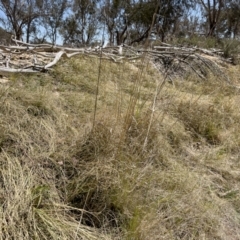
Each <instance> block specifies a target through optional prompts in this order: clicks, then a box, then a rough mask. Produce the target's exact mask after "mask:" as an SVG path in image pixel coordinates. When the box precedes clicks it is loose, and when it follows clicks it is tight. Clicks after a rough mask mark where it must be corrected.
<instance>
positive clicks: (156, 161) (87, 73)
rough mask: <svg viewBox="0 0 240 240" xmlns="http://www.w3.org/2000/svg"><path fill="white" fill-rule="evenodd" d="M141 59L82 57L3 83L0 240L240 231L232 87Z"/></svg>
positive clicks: (223, 235) (232, 235)
mask: <svg viewBox="0 0 240 240" xmlns="http://www.w3.org/2000/svg"><path fill="white" fill-rule="evenodd" d="M146 61H147V60H146V59H145V60H142V61H139V62H137V63H136V65H134V64H133V63H129V62H122V63H113V62H111V61H107V60H103V59H102V62H101V65H99V59H97V58H90V57H87V56H81V57H77V58H73V59H71V60H68V61H62V62H60V63H59V65H58V66H56V68H55V71H54V72H52V73H50V74H47V75H41V76H39V77H36V76H23V75H18V76H14V77H12V79H11V81H10V82H9V83H7V84H8V85H7V86H4V85H1V86H0V99H1V105H0V165H1V172H0V202H1V205H2V208H1V210H0V213H1V221H0V225H1V226H0V227H1V229H2V235H1V237H0V238H1V239H23V238H24V239H159V238H161V239H236V236H237V237H238V235H239V231H240V229H239V226H240V224H239V223H240V215H239V191H238V189H239V188H240V179H239V147H240V139H239V134H238V132H239V130H240V125H239V122H240V121H239V120H240V114H239V111H238V110H239V106H238V98H239V91H238V89H237V88H233V86H231V87H229V86H226V85H225V84H224V83H222V82H218V81H217V80H216V79H215V78H212V79H209V81H208V82H207V81H206V82H204V83H202V82H200V81H195V79H194V78H189V79H188V80H185V81H182V80H181V81H178V80H176V81H175V84H174V85H172V84H168V83H167V82H166V81H165V79H162V76H160V75H159V73H158V72H157V71H156V70H154V69H153V67H152V66H151V63H150V62H146ZM99 68H100V70H101V71H100V73H101V74H100V75H99ZM226 71H227V70H226ZM228 71H229V76H231V77H232V80H233V82H234V84H235V85H237V84H238V83H239V79H237V74H236V72H234V71H235V70H234V71H232V69H229V70H228ZM230 71H232V72H230ZM210 77H211V76H209V78H210ZM98 80H99V82H98ZM162 87H163V88H162ZM97 89H98V91H97ZM224 89H226V91H225V90H224ZM160 90H161V91H160Z"/></svg>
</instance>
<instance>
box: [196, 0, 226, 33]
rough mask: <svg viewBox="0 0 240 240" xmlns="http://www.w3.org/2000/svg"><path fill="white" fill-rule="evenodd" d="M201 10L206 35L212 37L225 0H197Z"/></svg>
mask: <svg viewBox="0 0 240 240" xmlns="http://www.w3.org/2000/svg"><path fill="white" fill-rule="evenodd" d="M197 3H199V4H200V6H201V7H202V10H203V15H204V18H205V19H206V21H205V22H206V25H207V36H208V37H213V36H214V35H215V34H216V29H217V26H218V24H219V22H220V19H221V14H222V12H223V11H224V8H225V3H226V1H225V0H197Z"/></svg>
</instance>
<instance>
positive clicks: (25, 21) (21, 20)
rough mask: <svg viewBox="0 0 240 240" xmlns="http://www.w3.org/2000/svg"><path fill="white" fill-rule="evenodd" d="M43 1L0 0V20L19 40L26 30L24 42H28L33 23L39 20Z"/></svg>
mask: <svg viewBox="0 0 240 240" xmlns="http://www.w3.org/2000/svg"><path fill="white" fill-rule="evenodd" d="M43 6H44V4H43V0H0V10H1V11H2V13H3V15H2V16H1V18H0V20H1V23H2V24H3V26H4V27H5V28H6V29H9V30H10V31H12V32H13V34H14V35H15V36H16V39H18V40H20V39H21V38H22V36H23V34H24V32H25V30H26V41H27V42H29V39H30V33H31V31H32V30H33V28H32V27H33V24H34V22H35V21H36V20H37V19H39V18H40V16H41V14H42V9H43Z"/></svg>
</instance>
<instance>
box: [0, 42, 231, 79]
mask: <svg viewBox="0 0 240 240" xmlns="http://www.w3.org/2000/svg"><path fill="white" fill-rule="evenodd" d="M12 40H13V41H14V45H11V46H3V45H0V74H1V75H7V74H11V73H16V72H17V73H36V72H45V71H48V70H50V69H52V67H53V66H54V65H55V64H57V63H58V61H59V60H60V59H61V58H63V57H67V58H71V57H73V56H75V55H78V54H81V55H88V56H93V57H101V58H103V59H108V60H111V61H114V62H123V61H124V60H127V61H136V60H137V59H140V58H143V57H146V58H148V59H150V60H151V62H152V63H153V65H154V66H155V67H156V68H158V69H159V70H160V71H161V72H163V73H164V72H166V71H167V72H168V76H169V78H170V79H172V78H173V77H174V76H178V77H179V76H182V77H186V74H187V73H189V72H193V73H194V74H196V76H198V77H199V78H201V79H206V77H207V74H208V73H209V72H211V73H213V74H215V75H217V76H219V78H221V79H224V80H227V81H229V80H228V77H227V76H226V75H225V74H224V71H223V70H222V68H223V67H224V66H225V65H226V64H230V63H231V59H225V58H223V52H222V51H221V50H220V49H201V48H197V47H177V46H172V45H169V44H165V43H162V44H159V45H158V46H154V47H151V48H148V47H142V48H141V47H137V48H135V47H131V46H127V45H121V46H117V47H101V46H98V47H94V48H91V47H90V48H68V47H63V46H55V45H50V44H29V43H24V42H22V41H18V40H15V39H12Z"/></svg>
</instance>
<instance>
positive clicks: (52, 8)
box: [43, 0, 70, 44]
mask: <svg viewBox="0 0 240 240" xmlns="http://www.w3.org/2000/svg"><path fill="white" fill-rule="evenodd" d="M44 1H45V11H44V14H43V25H44V27H45V28H46V29H47V32H48V36H49V38H50V40H51V42H52V44H56V40H57V34H58V30H59V29H60V27H61V25H62V24H63V21H64V17H65V14H66V13H67V10H68V8H69V6H70V5H69V1H68V0H44Z"/></svg>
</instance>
